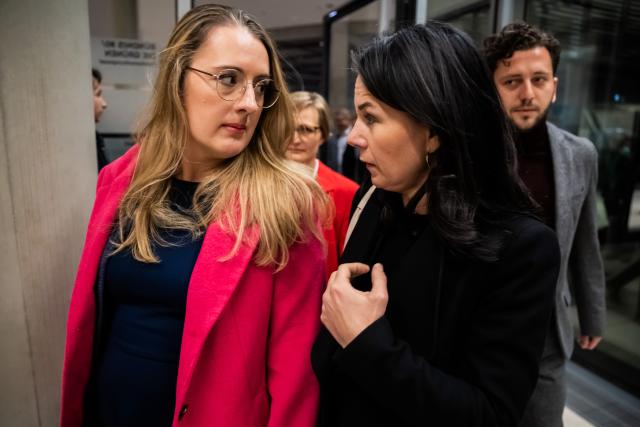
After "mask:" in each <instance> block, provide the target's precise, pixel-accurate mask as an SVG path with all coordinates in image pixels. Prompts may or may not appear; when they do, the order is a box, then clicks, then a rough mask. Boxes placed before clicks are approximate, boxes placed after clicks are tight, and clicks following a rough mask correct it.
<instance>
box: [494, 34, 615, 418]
mask: <svg viewBox="0 0 640 427" xmlns="http://www.w3.org/2000/svg"><path fill="white" fill-rule="evenodd" d="M484 54H485V58H486V60H487V63H488V65H489V67H490V69H491V71H492V72H493V79H494V83H495V85H496V87H497V89H498V92H499V94H500V98H501V100H502V106H503V108H504V110H505V112H506V114H507V115H508V117H509V118H510V119H511V122H512V124H513V126H514V131H515V132H514V134H515V142H516V147H517V151H518V164H519V174H520V177H521V178H522V180H523V181H524V183H525V184H526V185H527V187H528V188H529V190H530V192H531V196H532V197H533V199H534V200H535V201H536V202H538V204H539V205H540V211H539V214H540V216H541V218H542V219H543V220H544V222H545V223H546V224H547V225H548V226H550V227H552V228H554V229H555V230H556V234H557V236H558V242H559V244H560V252H561V264H560V274H559V276H558V283H557V286H556V298H555V306H556V307H555V310H554V312H553V315H552V319H551V322H550V328H549V333H548V336H547V342H546V344H545V349H544V352H543V354H542V359H541V362H540V374H539V378H538V383H537V385H536V389H535V391H534V394H533V396H532V398H531V400H530V401H529V404H528V406H527V409H526V411H525V415H524V417H523V420H522V421H521V424H520V425H521V426H523V427H531V426H536V427H537V426H540V427H553V426H561V425H562V412H563V409H564V403H565V398H566V379H565V360H566V359H568V358H569V357H570V356H571V353H572V352H573V341H574V335H573V328H572V326H571V322H570V319H569V305H570V304H571V300H572V294H571V292H570V290H569V282H571V285H572V290H573V295H574V296H575V301H576V306H577V310H578V317H579V320H580V335H579V338H578V343H579V345H580V347H581V348H583V349H587V350H592V349H594V348H595V347H596V346H597V345H598V343H599V342H600V340H601V339H602V333H603V329H604V318H605V302H604V299H605V298H604V285H605V282H604V271H603V267H602V259H601V257H600V247H599V243H598V238H597V226H596V184H597V180H598V177H597V152H596V149H595V147H594V145H593V143H592V142H591V141H589V140H587V139H585V138H580V137H577V136H575V135H573V134H571V133H569V132H566V131H564V130H562V129H559V128H558V127H556V126H555V125H553V124H551V123H549V122H548V121H547V112H548V110H549V106H550V105H551V103H552V102H554V101H555V100H556V90H557V87H558V78H557V77H556V71H557V68H558V62H559V59H560V43H559V42H558V40H557V39H556V38H555V37H553V36H552V35H551V34H549V33H546V32H543V31H541V30H539V29H538V28H535V27H533V26H531V25H529V24H526V23H513V24H509V25H507V26H506V27H504V28H503V29H502V31H500V32H499V33H497V34H494V35H492V36H490V37H488V38H487V39H485V40H484ZM523 274H527V272H523Z"/></svg>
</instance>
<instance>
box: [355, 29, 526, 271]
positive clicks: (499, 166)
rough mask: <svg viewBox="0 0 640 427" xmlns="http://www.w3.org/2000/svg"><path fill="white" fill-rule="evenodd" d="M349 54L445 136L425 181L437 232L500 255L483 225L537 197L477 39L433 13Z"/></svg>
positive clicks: (487, 256)
mask: <svg viewBox="0 0 640 427" xmlns="http://www.w3.org/2000/svg"><path fill="white" fill-rule="evenodd" d="M352 59H353V62H354V66H355V68H356V71H357V72H358V74H359V75H360V76H361V78H362V80H363V82H364V84H365V86H366V87H367V89H368V90H369V92H370V93H371V94H372V95H373V96H375V97H376V98H378V99H379V100H380V101H382V102H384V103H386V104H388V105H390V106H391V107H393V108H395V109H397V110H401V111H404V112H406V113H408V114H409V115H411V116H412V117H413V118H414V119H415V120H416V121H418V122H419V123H422V124H423V125H426V126H427V127H429V129H431V131H432V132H434V133H435V134H436V135H437V136H438V137H439V139H440V148H439V149H438V150H437V151H436V152H435V153H434V154H435V158H436V162H433V161H430V163H432V165H433V166H432V169H431V171H430V175H429V180H428V182H427V191H428V192H429V194H430V196H429V216H430V217H431V224H432V226H433V228H434V230H435V232H436V234H437V235H438V236H439V237H440V238H441V240H442V241H443V242H444V243H445V244H446V246H447V247H448V248H449V249H451V250H452V251H454V252H456V253H459V254H463V255H467V256H470V257H471V258H475V259H480V260H487V261H491V260H495V259H496V258H497V256H498V251H499V250H500V248H501V245H502V238H500V237H496V233H488V234H485V233H484V231H485V230H486V227H485V226H490V225H491V224H496V223H500V221H502V220H503V219H504V218H505V216H506V215H507V214H508V213H509V212H511V213H513V212H528V211H530V210H531V209H532V208H533V206H534V205H533V202H532V201H531V199H530V198H529V196H528V192H527V191H526V189H525V187H524V185H523V184H522V182H521V181H520V179H519V178H518V175H517V171H516V164H515V163H516V155H515V147H514V145H513V140H512V137H511V133H510V130H509V127H508V122H507V120H506V117H505V115H504V113H503V111H502V107H501V105H500V99H499V95H498V93H497V91H496V89H495V86H494V84H493V81H492V79H491V77H490V73H489V70H488V68H487V66H486V64H485V62H484V61H483V59H482V57H481V55H480V53H479V52H478V50H477V49H476V47H475V45H474V43H473V41H472V40H471V39H470V38H469V36H467V35H466V34H465V33H464V32H462V31H460V30H457V29H455V28H454V27H452V26H451V25H448V24H444V23H440V22H434V21H431V22H428V23H427V24H424V25H414V26H411V27H406V28H403V29H401V30H399V31H398V32H396V33H394V34H392V35H389V36H383V37H380V38H377V39H375V40H374V41H372V42H371V43H370V44H368V45H366V46H364V47H362V48H360V49H359V50H357V51H355V52H354V53H353V55H352ZM431 157H432V156H430V158H431Z"/></svg>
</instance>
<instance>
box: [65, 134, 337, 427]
mask: <svg viewBox="0 0 640 427" xmlns="http://www.w3.org/2000/svg"><path fill="white" fill-rule="evenodd" d="M137 152H138V148H137V146H136V147H134V148H133V149H131V150H129V152H127V153H126V154H125V155H124V156H123V157H122V158H120V159H119V160H117V161H115V162H114V163H111V164H110V165H109V166H107V167H105V168H104V169H103V170H102V172H101V173H100V176H99V177H98V186H97V190H96V201H95V204H94V208H93V212H92V214H91V219H90V221H89V228H88V231H87V236H86V241H85V246H84V249H83V253H82V258H81V260H80V265H79V267H78V274H77V277H76V282H75V286H74V289H73V295H72V297H71V306H70V308H69V320H68V324H67V343H66V350H65V361H64V371H63V379H62V415H61V425H62V427H81V426H82V419H83V418H82V417H83V413H82V412H83V400H84V393H85V388H86V386H87V382H88V379H89V375H90V370H91V360H92V346H93V337H94V322H95V310H96V307H95V299H94V290H93V288H94V282H95V279H96V274H97V271H98V264H99V261H100V258H101V256H102V252H103V249H104V247H105V244H106V241H107V237H108V234H109V230H110V228H111V225H112V224H113V222H114V219H115V215H116V211H117V208H118V205H119V203H120V200H121V199H122V197H123V195H124V192H125V191H126V189H127V187H128V185H129V183H130V181H131V177H132V172H133V167H134V164H135V160H136V158H137ZM248 231H249V232H248V236H249V237H248V238H247V239H246V242H245V243H244V244H243V245H242V246H241V248H240V249H239V251H238V253H237V254H236V255H235V256H234V257H233V258H232V259H230V260H229V261H225V262H221V261H217V260H218V259H219V258H220V257H221V256H223V255H226V254H227V253H228V252H229V250H230V249H231V248H232V246H233V243H234V241H235V237H234V236H232V235H229V234H228V233H225V232H224V231H222V230H221V229H220V227H219V226H218V225H217V224H212V225H211V226H209V228H208V229H207V232H206V234H205V236H204V241H203V243H202V249H201V250H200V254H199V256H198V259H197V261H196V264H195V267H194V269H193V273H192V275H191V280H190V282H189V290H188V295H187V306H186V317H185V324H184V333H183V337H182V345H181V350H180V362H179V368H178V379H177V386H176V407H175V412H174V420H173V425H174V426H178V425H180V426H181V427H185V426H186V427H188V426H198V427H200V426H224V427H228V426H242V427H246V426H265V425H268V426H313V425H315V421H316V412H317V403H318V402H317V400H318V385H317V382H316V379H315V377H314V374H313V372H312V370H311V364H310V352H311V345H312V343H313V340H314V338H315V336H316V333H317V330H318V328H319V323H320V321H319V318H320V301H321V294H322V290H323V287H324V282H325V275H326V272H325V262H324V255H323V253H322V245H321V244H320V242H318V241H317V240H316V239H310V240H309V242H308V243H305V244H295V245H293V246H292V247H291V248H290V260H289V263H288V264H287V266H286V267H285V268H284V269H283V270H282V271H280V272H278V273H275V272H274V269H273V268H270V267H258V266H256V265H255V264H254V263H253V262H252V256H253V254H254V251H255V248H256V245H257V243H258V230H257V228H256V227H254V228H252V229H250V230H248ZM179 421H180V422H179Z"/></svg>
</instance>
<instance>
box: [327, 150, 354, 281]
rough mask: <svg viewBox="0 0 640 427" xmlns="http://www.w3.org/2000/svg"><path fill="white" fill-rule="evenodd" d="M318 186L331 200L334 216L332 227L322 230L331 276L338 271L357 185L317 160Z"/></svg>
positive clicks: (328, 269) (328, 270)
mask: <svg viewBox="0 0 640 427" xmlns="http://www.w3.org/2000/svg"><path fill="white" fill-rule="evenodd" d="M317 180H318V184H320V187H322V189H323V190H324V192H325V193H327V194H328V195H329V197H331V200H333V204H334V208H335V216H334V218H333V225H332V226H331V227H329V228H325V230H324V238H325V240H326V241H327V272H328V273H329V274H331V273H332V272H334V271H335V270H337V269H338V258H339V257H340V255H341V254H342V249H343V247H344V238H345V236H346V234H347V228H348V227H349V214H350V213H351V201H352V200H353V196H354V194H355V193H356V191H357V190H358V184H356V183H355V182H353V181H351V180H350V179H349V178H346V177H344V176H342V175H340V174H339V173H338V172H335V171H333V170H332V169H330V168H329V167H328V166H326V165H325V164H324V163H322V162H321V161H320V160H318V177H317Z"/></svg>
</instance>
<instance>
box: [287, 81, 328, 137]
mask: <svg viewBox="0 0 640 427" xmlns="http://www.w3.org/2000/svg"><path fill="white" fill-rule="evenodd" d="M291 100H292V101H293V105H294V106H295V108H296V110H297V111H302V110H304V109H305V108H309V107H313V108H315V109H316V111H317V112H318V126H319V127H320V131H321V132H322V138H323V140H325V141H326V140H327V139H328V138H329V133H330V132H331V110H330V108H329V104H327V101H326V100H325V99H324V97H323V96H322V95H320V94H319V93H317V92H308V91H305V90H300V91H297V92H293V93H291Z"/></svg>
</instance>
